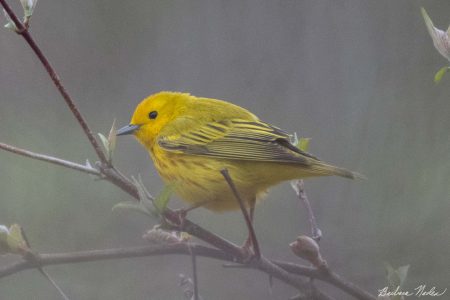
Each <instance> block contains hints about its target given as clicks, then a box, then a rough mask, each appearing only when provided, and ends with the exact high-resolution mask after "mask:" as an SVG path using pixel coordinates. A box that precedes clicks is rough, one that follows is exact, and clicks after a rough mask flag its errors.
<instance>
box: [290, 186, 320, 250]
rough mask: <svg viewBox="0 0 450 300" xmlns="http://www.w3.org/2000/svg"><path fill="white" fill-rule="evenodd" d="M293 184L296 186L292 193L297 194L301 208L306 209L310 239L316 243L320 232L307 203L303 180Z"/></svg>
mask: <svg viewBox="0 0 450 300" xmlns="http://www.w3.org/2000/svg"><path fill="white" fill-rule="evenodd" d="M294 184H295V186H296V187H295V188H294V191H295V193H296V194H297V197H298V199H299V200H300V202H301V203H303V206H304V207H305V208H306V213H307V214H308V220H309V226H310V228H311V237H312V238H313V239H314V240H315V241H316V242H319V241H320V239H321V238H322V231H321V230H320V229H319V227H318V226H317V221H316V217H315V216H314V212H313V210H312V207H311V204H310V203H309V200H308V196H306V192H305V183H304V181H303V179H300V180H296V181H295V182H294Z"/></svg>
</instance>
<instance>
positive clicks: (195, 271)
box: [191, 252, 199, 300]
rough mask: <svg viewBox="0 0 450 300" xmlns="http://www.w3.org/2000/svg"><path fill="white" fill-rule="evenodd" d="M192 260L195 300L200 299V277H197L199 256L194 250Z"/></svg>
mask: <svg viewBox="0 0 450 300" xmlns="http://www.w3.org/2000/svg"><path fill="white" fill-rule="evenodd" d="M191 262H192V281H194V300H199V298H198V278H197V256H196V255H195V253H194V252H192V253H191Z"/></svg>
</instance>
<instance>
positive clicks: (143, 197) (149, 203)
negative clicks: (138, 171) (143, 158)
mask: <svg viewBox="0 0 450 300" xmlns="http://www.w3.org/2000/svg"><path fill="white" fill-rule="evenodd" d="M131 180H132V181H133V184H134V186H135V187H136V189H137V191H138V196H139V203H140V204H141V205H142V206H143V207H144V208H145V209H147V211H148V212H149V214H152V215H153V216H157V215H158V213H157V211H156V210H155V205H154V204H153V198H150V197H151V195H150V193H148V191H147V189H146V188H145V186H144V184H143V183H142V179H141V176H140V175H138V179H136V178H135V177H134V176H131Z"/></svg>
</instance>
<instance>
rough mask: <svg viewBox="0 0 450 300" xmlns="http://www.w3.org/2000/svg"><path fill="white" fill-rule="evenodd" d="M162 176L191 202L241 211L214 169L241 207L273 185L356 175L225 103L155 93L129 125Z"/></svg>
mask: <svg viewBox="0 0 450 300" xmlns="http://www.w3.org/2000/svg"><path fill="white" fill-rule="evenodd" d="M125 134H134V135H135V136H136V138H137V139H138V140H139V142H141V143H142V145H144V147H145V148H146V149H147V150H148V152H149V153H150V156H151V158H152V160H153V162H154V164H155V167H156V169H157V170H158V172H159V174H160V176H161V177H162V179H163V180H164V181H165V182H166V183H174V184H175V189H176V192H177V193H178V194H179V196H180V197H181V198H182V199H183V200H185V201H187V202H189V203H190V204H191V205H193V206H196V205H202V206H204V207H206V208H208V209H210V210H213V211H225V210H234V209H239V204H238V202H237V200H236V199H235V197H234V196H233V194H232V193H231V192H230V187H229V186H228V185H227V182H226V181H225V179H224V178H223V176H222V174H221V173H220V170H222V169H224V168H226V169H228V171H229V174H230V177H231V178H232V180H233V181H234V183H235V185H236V187H237V190H238V191H239V193H240V195H241V197H242V199H243V200H244V201H246V202H247V205H248V206H250V207H251V208H253V205H254V204H255V202H256V201H257V200H258V199H260V198H261V196H262V195H264V194H265V192H266V190H267V189H268V188H269V187H270V186H273V185H275V184H277V183H279V182H282V181H286V180H291V179H297V178H306V177H314V176H327V175H338V176H343V177H347V178H355V177H359V176H360V175H359V174H357V173H354V172H351V171H348V170H345V169H342V168H338V167H335V166H332V165H329V164H326V163H324V162H322V161H320V160H319V159H317V158H316V157H315V156H313V155H311V154H309V153H306V152H304V151H302V150H300V149H298V148H297V147H296V146H294V145H293V144H292V143H291V136H290V135H289V134H287V133H286V132H284V131H282V130H281V129H279V128H277V127H275V126H272V125H270V124H267V123H264V122H262V121H260V120H259V119H258V117H256V116H255V115H254V114H252V113H251V112H249V111H248V110H246V109H244V108H242V107H239V106H237V105H234V104H231V103H229V102H225V101H221V100H216V99H208V98H199V97H195V96H192V95H190V94H186V93H178V92H160V93H157V94H154V95H151V96H149V97H148V98H146V99H144V100H143V101H142V102H141V103H140V104H139V105H138V106H137V107H136V110H135V112H134V114H133V117H132V118H131V122H130V124H129V125H127V126H125V127H123V128H121V129H119V130H118V131H117V135H125Z"/></svg>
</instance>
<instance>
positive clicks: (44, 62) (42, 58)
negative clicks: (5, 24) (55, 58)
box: [0, 0, 108, 164]
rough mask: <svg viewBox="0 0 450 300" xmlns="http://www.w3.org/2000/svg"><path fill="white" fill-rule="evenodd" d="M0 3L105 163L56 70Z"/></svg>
mask: <svg viewBox="0 0 450 300" xmlns="http://www.w3.org/2000/svg"><path fill="white" fill-rule="evenodd" d="M0 3H1V5H2V6H3V8H4V9H5V11H6V13H7V14H8V15H9V17H10V18H11V20H12V21H13V22H14V24H15V25H16V28H17V33H18V34H19V35H21V36H22V37H23V38H24V39H25V41H26V42H27V43H28V45H29V46H30V48H31V49H32V50H33V51H34V53H35V54H36V56H37V57H38V58H39V60H40V61H41V63H42V65H43V66H44V68H45V70H46V71H47V73H48V75H49V76H50V78H51V79H52V81H53V84H54V85H55V86H56V88H57V89H58V91H59V93H60V94H61V96H62V97H63V98H64V101H65V102H66V104H67V106H68V107H69V109H70V111H71V112H72V114H73V115H74V117H75V118H76V119H77V121H78V123H79V124H80V126H81V128H82V129H83V131H84V133H85V135H86V136H87V138H88V139H89V142H90V143H91V145H92V147H93V148H94V150H95V153H96V154H97V156H98V158H99V159H100V161H101V162H102V163H105V164H107V163H108V161H107V159H106V157H105V154H104V153H103V151H102V149H101V148H100V145H99V144H98V143H97V140H96V139H95V137H94V135H93V134H92V131H91V129H90V128H89V126H88V124H87V122H86V120H85V119H84V117H83V115H82V114H81V113H80V111H79V110H78V108H77V106H76V105H75V102H74V101H73V100H72V98H71V97H70V95H69V94H68V93H67V91H66V88H65V87H64V86H63V84H62V82H61V80H60V79H59V77H58V74H56V71H55V70H54V69H53V67H52V65H51V64H50V62H49V61H48V59H47V57H45V55H44V53H42V51H41V49H40V48H39V46H38V45H37V44H36V42H35V41H34V39H33V38H32V36H31V34H30V32H29V31H28V28H27V27H26V26H24V25H23V24H22V22H21V21H20V20H19V18H17V16H16V14H15V13H14V12H13V11H12V9H11V7H10V6H9V5H8V3H6V0H0Z"/></svg>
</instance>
